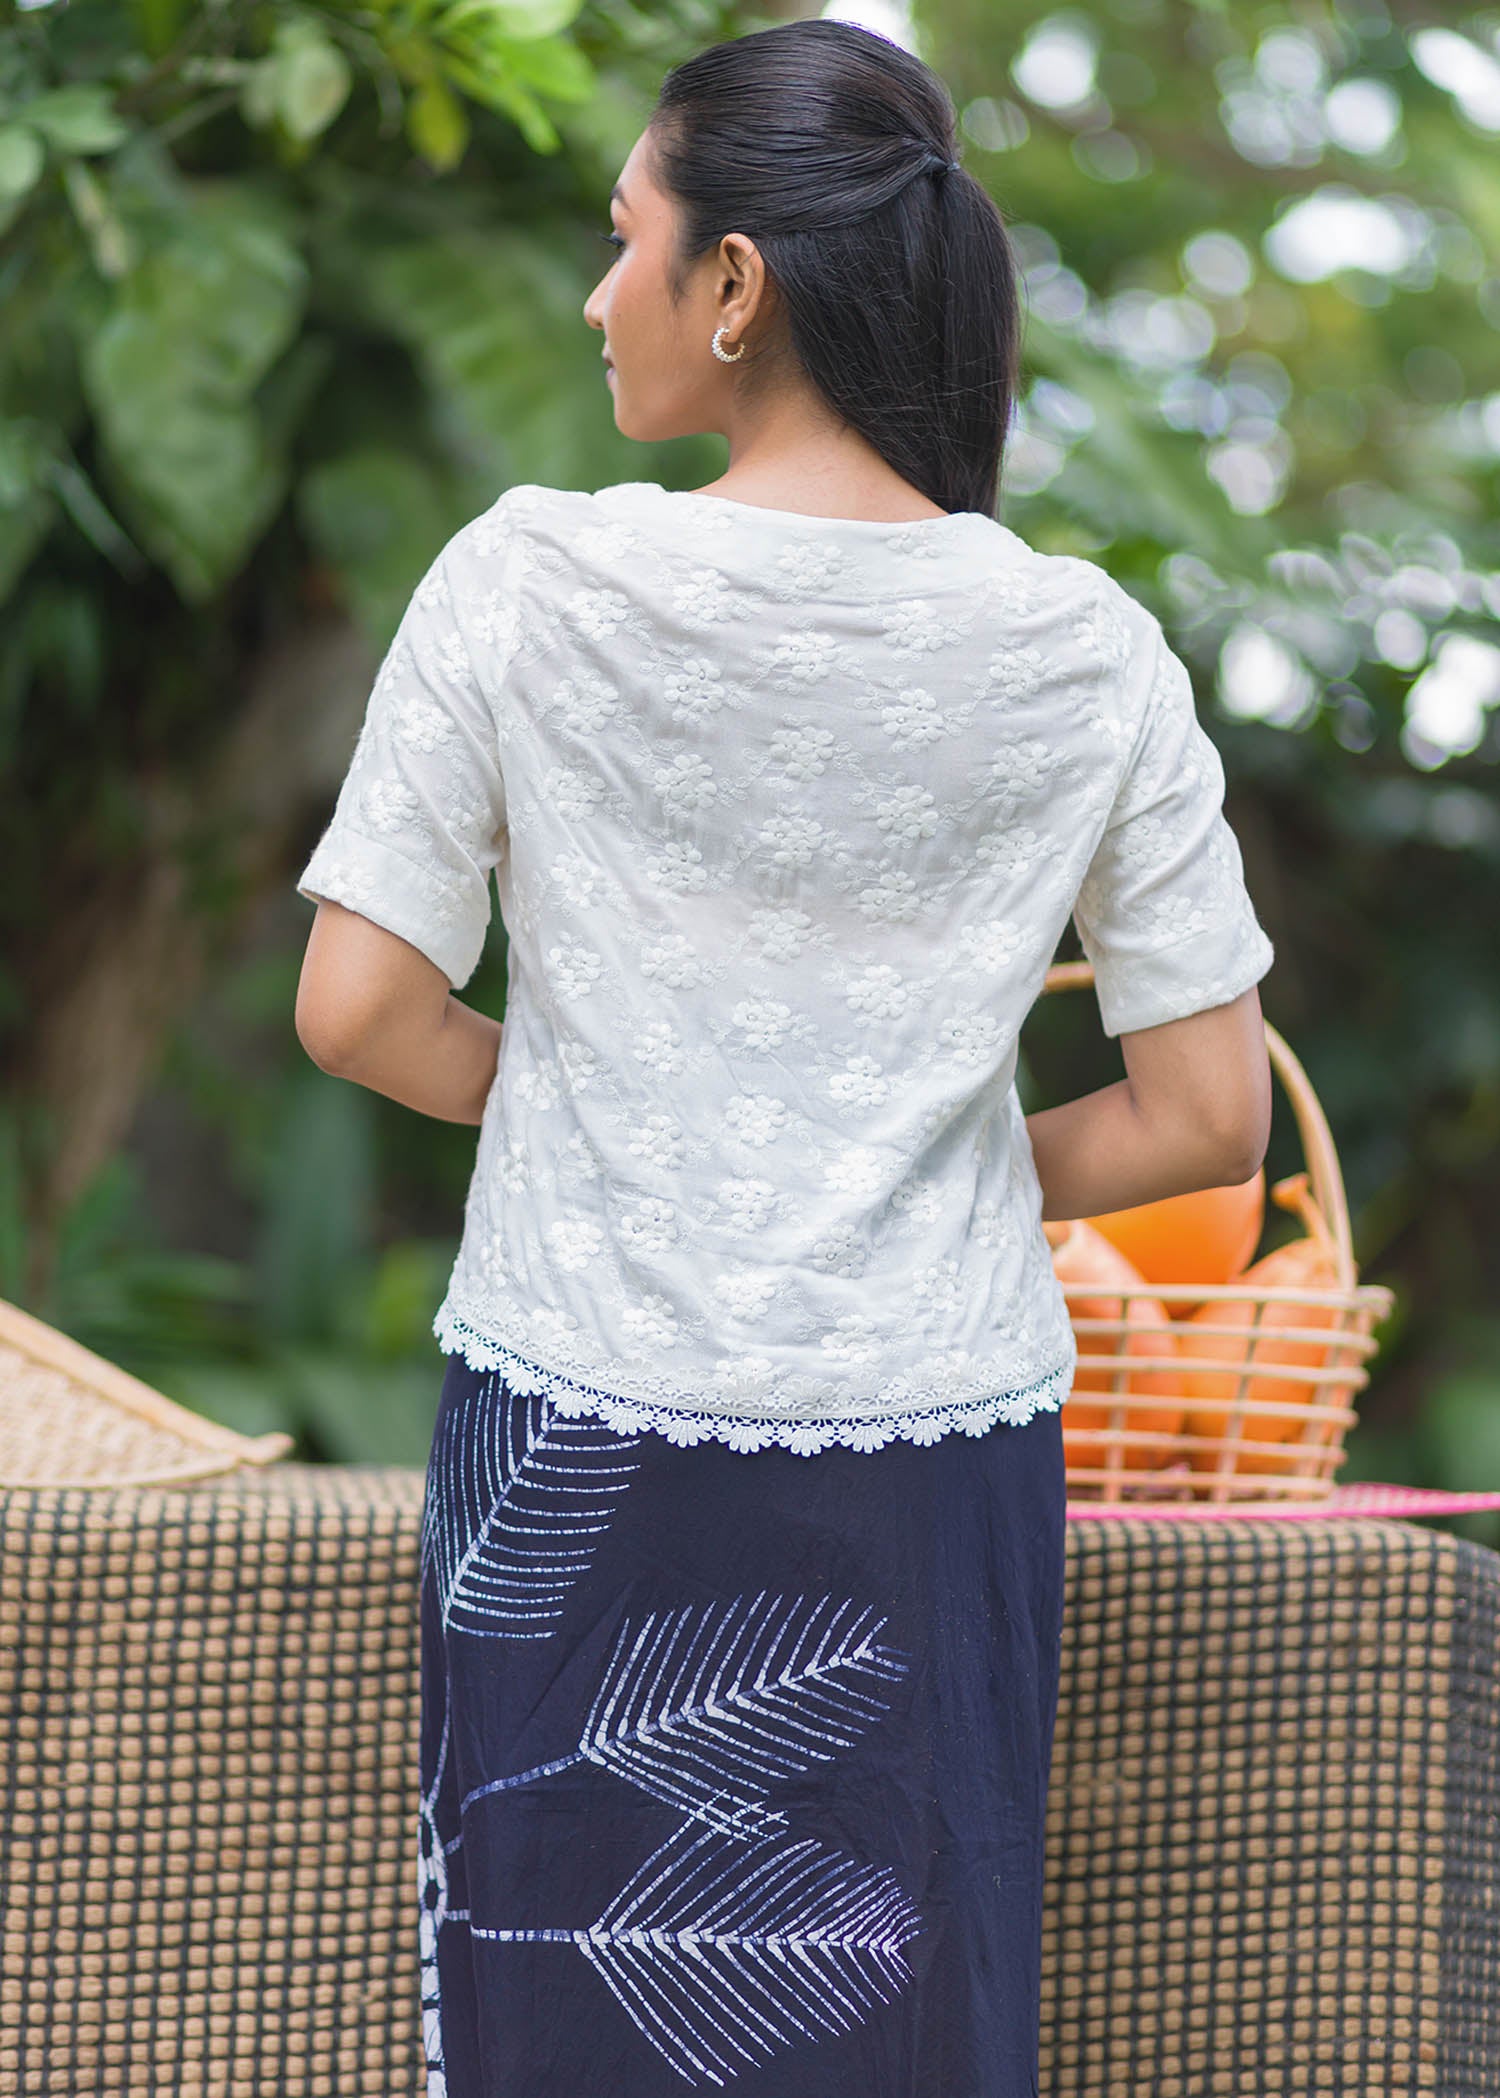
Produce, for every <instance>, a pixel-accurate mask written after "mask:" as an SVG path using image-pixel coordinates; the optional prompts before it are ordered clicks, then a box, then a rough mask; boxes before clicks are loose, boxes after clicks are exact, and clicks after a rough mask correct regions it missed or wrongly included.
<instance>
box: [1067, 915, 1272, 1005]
mask: <svg viewBox="0 0 1500 2098" xmlns="http://www.w3.org/2000/svg"><path fill="white" fill-rule="evenodd" d="M1084 946H1085V951H1087V946H1088V943H1087V942H1086V941H1085V942H1084ZM1275 958H1276V950H1275V948H1274V946H1273V945H1272V944H1271V941H1270V938H1269V937H1268V935H1267V934H1266V932H1265V930H1264V928H1263V927H1262V926H1261V925H1260V923H1259V921H1258V920H1257V919H1255V918H1254V917H1253V916H1246V917H1243V918H1240V919H1238V920H1236V922H1235V924H1234V925H1233V926H1229V927H1226V926H1222V925H1218V926H1212V927H1210V928H1209V929H1207V930H1206V931H1204V932H1199V933H1195V934H1194V935H1193V936H1192V937H1191V938H1190V939H1186V940H1180V941H1178V942H1177V943H1176V944H1175V945H1173V946H1170V947H1161V948H1158V949H1156V950H1155V951H1154V952H1151V953H1146V954H1138V955H1121V954H1112V955H1109V956H1105V955H1103V954H1101V953H1095V954H1091V955H1089V960H1090V961H1091V962H1092V963H1093V968H1094V993H1095V996H1096V997H1097V999H1098V1002H1099V1017H1100V1020H1101V1022H1102V1023H1103V1027H1104V1032H1105V1033H1106V1034H1107V1035H1119V1034H1133V1033H1135V1032H1136V1031H1137V1030H1138V1029H1140V1028H1143V1027H1161V1026H1164V1025H1165V1024H1166V1022H1167V1021H1169V1020H1185V1019H1187V1018H1188V1017H1189V1015H1190V1014H1192V1013H1201V1012H1207V1011H1209V1010H1210V1009H1211V1008H1212V1007H1213V1006H1216V1005H1228V1004H1229V1003H1230V1002H1231V1001H1232V1000H1233V999H1236V998H1238V997H1240V996H1242V995H1243V993H1244V992H1246V991H1248V990H1249V989H1250V988H1251V986H1252V985H1253V984H1257V983H1259V982H1260V980H1261V978H1262V977H1263V976H1264V975H1265V974H1266V971H1267V970H1268V969H1269V968H1270V966H1271V964H1272V962H1273V961H1274V960H1275Z"/></svg>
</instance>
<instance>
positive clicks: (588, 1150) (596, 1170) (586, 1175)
mask: <svg viewBox="0 0 1500 2098" xmlns="http://www.w3.org/2000/svg"><path fill="white" fill-rule="evenodd" d="M558 1156H559V1157H560V1158H561V1160H562V1163H563V1169H564V1170H565V1171H566V1172H567V1173H568V1174H569V1175H570V1176H571V1178H572V1179H574V1180H597V1179H598V1178H599V1177H600V1174H601V1173H602V1171H603V1168H602V1166H601V1165H600V1163H599V1154H598V1152H597V1151H596V1150H595V1149H594V1147H593V1145H592V1144H591V1143H590V1142H589V1140H588V1138H587V1137H586V1136H585V1135H584V1133H583V1131H582V1130H581V1129H575V1130H574V1131H573V1134H572V1135H571V1136H570V1137H569V1138H568V1141H567V1142H566V1143H565V1144H564V1145H563V1147H562V1150H561V1151H560V1152H559V1153H558Z"/></svg>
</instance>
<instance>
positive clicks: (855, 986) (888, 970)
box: [844, 962, 913, 1020]
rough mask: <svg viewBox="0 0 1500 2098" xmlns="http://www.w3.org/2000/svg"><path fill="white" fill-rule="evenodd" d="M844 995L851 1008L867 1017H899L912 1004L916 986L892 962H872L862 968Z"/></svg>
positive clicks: (878, 1018)
mask: <svg viewBox="0 0 1500 2098" xmlns="http://www.w3.org/2000/svg"><path fill="white" fill-rule="evenodd" d="M844 996H845V998H846V1000H847V1001H848V1004H849V1007H850V1009H851V1011H853V1012H856V1013H862V1014H863V1015H864V1016H865V1018H866V1019H868V1020H897V1019H899V1018H900V1017H901V1015H902V1013H904V1012H905V1011H906V1008H907V1007H908V1006H909V1005H910V1004H911V1001H912V997H913V990H912V986H911V984H910V983H909V982H908V981H907V979H906V978H905V977H904V976H902V975H901V974H900V972H899V971H898V970H896V969H893V968H892V967H891V965H890V963H889V962H873V963H871V965H870V967H869V968H867V969H863V970H861V971H860V973H859V975H858V976H856V977H855V979H854V981H853V982H852V983H851V984H850V985H849V986H848V987H847V989H846V990H845V992H844Z"/></svg>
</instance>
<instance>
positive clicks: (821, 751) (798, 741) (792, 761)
mask: <svg viewBox="0 0 1500 2098" xmlns="http://www.w3.org/2000/svg"><path fill="white" fill-rule="evenodd" d="M832 750H833V732H832V730H831V729H826V728H810V727H807V726H805V725H800V726H798V727H796V728H779V729H777V731H776V733H775V734H774V735H773V736H772V738H771V762H772V763H773V764H775V765H778V766H780V768H781V769H782V770H783V771H784V772H786V773H789V774H790V776H791V777H792V778H793V779H816V778H817V777H818V775H819V774H820V773H822V772H825V771H826V770H827V769H828V759H829V756H830V754H831V753H832Z"/></svg>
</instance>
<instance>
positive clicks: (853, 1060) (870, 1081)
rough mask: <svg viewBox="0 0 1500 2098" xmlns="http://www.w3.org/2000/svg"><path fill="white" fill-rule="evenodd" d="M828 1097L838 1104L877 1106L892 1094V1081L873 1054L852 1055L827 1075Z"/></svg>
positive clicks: (843, 1105) (842, 1105)
mask: <svg viewBox="0 0 1500 2098" xmlns="http://www.w3.org/2000/svg"><path fill="white" fill-rule="evenodd" d="M826 1083H827V1086H828V1094H829V1098H830V1099H832V1100H836V1101H837V1102H838V1103H839V1105H840V1107H878V1106H879V1105H880V1103H881V1101H882V1100H889V1098H890V1096H891V1081H890V1080H889V1078H887V1077H886V1075H885V1073H884V1072H883V1071H882V1070H881V1068H880V1066H879V1064H878V1063H876V1061H875V1059H874V1057H873V1056H853V1057H850V1059H849V1061H848V1062H847V1063H845V1064H844V1065H843V1066H842V1067H841V1068H840V1069H839V1070H837V1071H830V1072H829V1074H828V1078H827V1081H826Z"/></svg>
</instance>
